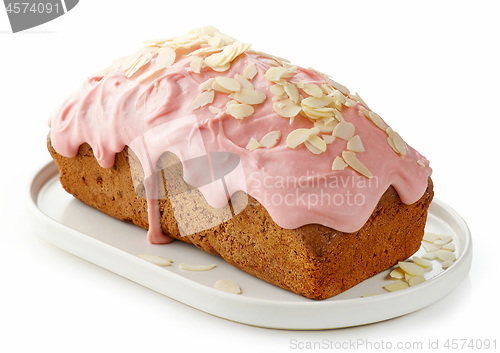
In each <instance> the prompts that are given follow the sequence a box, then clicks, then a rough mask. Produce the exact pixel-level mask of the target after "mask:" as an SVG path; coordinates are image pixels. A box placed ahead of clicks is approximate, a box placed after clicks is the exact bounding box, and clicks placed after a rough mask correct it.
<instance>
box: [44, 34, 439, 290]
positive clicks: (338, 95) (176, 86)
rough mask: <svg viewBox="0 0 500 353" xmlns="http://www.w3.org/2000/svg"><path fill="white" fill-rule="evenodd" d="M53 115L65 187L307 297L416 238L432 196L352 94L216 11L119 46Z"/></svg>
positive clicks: (407, 157) (346, 282)
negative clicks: (245, 38)
mask: <svg viewBox="0 0 500 353" xmlns="http://www.w3.org/2000/svg"><path fill="white" fill-rule="evenodd" d="M49 125H50V128H51V132H50V135H49V138H48V148H49V151H50V153H51V155H52V157H53V158H54V161H55V162H56V164H57V165H58V168H59V171H60V180H61V183H62V185H63V187H64V188H65V189H66V191H68V192H69V193H71V194H73V195H74V196H75V197H76V198H78V199H80V200H81V201H83V202H85V203H86V204H88V205H90V206H92V207H95V208H96V209H99V210H101V211H103V212H105V213H107V214H109V215H110V216H113V217H115V218H117V219H120V220H124V221H127V222H131V223H134V224H137V225H139V226H141V227H143V228H145V229H148V239H149V241H150V242H152V243H157V244H162V243H168V242H170V241H171V240H172V239H179V240H182V241H186V242H189V243H193V244H194V245H195V246H197V247H199V248H200V249H202V250H205V251H207V252H209V253H212V254H216V255H220V256H222V257H223V258H224V259H225V260H226V261H227V262H228V263H230V264H232V265H234V266H236V267H238V268H240V269H242V270H244V271H246V272H248V273H250V274H252V275H255V276H257V277H259V278H261V279H263V280H265V281H268V282H269V283H272V284H275V285H278V286H280V287H283V288H285V289H288V290H291V291H293V292H295V293H298V294H301V295H304V296H306V297H308V298H314V299H324V298H329V297H331V296H333V295H336V294H339V293H341V292H342V291H345V290H347V289H348V288H350V287H352V286H354V285H356V284H358V283H360V282H361V281H363V280H365V279H367V278H369V277H371V276H373V275H375V274H377V273H379V272H381V271H383V270H385V269H387V268H389V267H391V266H393V265H394V264H396V263H397V262H398V261H401V260H404V259H406V258H408V257H409V256H411V255H412V254H413V253H414V252H416V251H417V250H418V248H419V247H420V242H421V240H422V237H423V234H424V227H425V223H426V217H427V210H428V207H429V204H430V202H431V201H432V197H433V191H432V188H433V186H432V181H431V179H430V175H431V169H430V168H429V163H428V161H427V160H426V159H425V158H424V157H423V156H421V155H420V154H419V153H418V152H416V151H415V150H414V149H413V148H411V147H410V146H408V145H407V144H406V143H405V142H404V141H403V139H402V138H401V137H400V136H399V134H397V133H396V132H395V131H394V130H392V129H391V128H390V127H389V126H388V125H387V124H386V123H385V122H384V121H383V120H382V118H380V116H378V115H377V114H375V113H374V112H373V111H371V110H370V109H369V108H368V106H367V105H366V103H365V102H363V100H362V99H361V98H360V97H359V95H358V94H356V93H351V92H349V90H347V88H345V87H344V86H342V85H340V84H338V83H336V82H334V81H333V80H331V78H329V77H328V76H326V75H324V74H322V73H320V72H318V71H315V70H313V69H304V68H301V67H297V66H293V65H291V64H289V63H288V61H286V60H285V59H282V58H279V57H273V56H271V55H268V54H265V53H261V52H257V51H254V50H253V49H251V48H250V45H248V44H244V43H241V42H239V41H236V40H234V39H232V38H230V37H228V36H226V35H223V34H221V33H220V32H219V31H217V30H216V29H214V28H213V27H204V28H201V29H197V30H193V31H191V32H190V33H189V34H188V35H186V36H183V37H175V38H172V39H155V40H150V41H147V42H146V46H145V47H144V48H142V49H140V50H139V51H137V52H136V53H134V54H132V55H130V56H127V57H124V58H120V59H117V60H115V62H114V63H113V65H111V66H110V67H109V68H107V69H105V70H103V71H101V72H99V73H97V74H95V75H93V76H91V77H89V78H88V79H87V80H86V81H85V82H84V84H83V85H82V87H81V88H80V89H79V90H78V91H76V92H74V93H73V94H72V95H70V97H69V98H68V99H67V100H66V101H65V102H64V103H63V104H62V105H61V106H60V107H59V108H58V109H56V110H55V111H54V113H53V114H52V115H51V117H50V119H49ZM166 246H168V245H166Z"/></svg>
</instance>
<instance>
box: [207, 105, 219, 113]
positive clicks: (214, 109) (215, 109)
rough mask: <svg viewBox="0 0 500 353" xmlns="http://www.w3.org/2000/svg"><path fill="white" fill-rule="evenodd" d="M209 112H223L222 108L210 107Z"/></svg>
mask: <svg viewBox="0 0 500 353" xmlns="http://www.w3.org/2000/svg"><path fill="white" fill-rule="evenodd" d="M208 110H210V112H211V113H213V114H219V113H220V112H221V111H222V109H221V108H219V107H214V106H210V107H208Z"/></svg>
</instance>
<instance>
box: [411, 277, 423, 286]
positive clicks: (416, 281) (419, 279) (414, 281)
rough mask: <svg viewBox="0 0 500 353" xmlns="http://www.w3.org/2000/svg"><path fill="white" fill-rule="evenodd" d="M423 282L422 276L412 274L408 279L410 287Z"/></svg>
mask: <svg viewBox="0 0 500 353" xmlns="http://www.w3.org/2000/svg"><path fill="white" fill-rule="evenodd" d="M424 282H425V278H424V277H423V276H413V277H412V278H410V280H409V281H408V284H409V286H410V287H413V286H416V285H417V284H420V283H424Z"/></svg>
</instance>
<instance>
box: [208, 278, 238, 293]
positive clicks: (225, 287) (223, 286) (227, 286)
mask: <svg viewBox="0 0 500 353" xmlns="http://www.w3.org/2000/svg"><path fill="white" fill-rule="evenodd" d="M214 287H215V288H216V289H220V290H222V291H224V292H228V293H233V294H241V288H240V286H239V285H238V284H237V283H235V282H233V281H230V280H227V279H220V280H218V281H217V282H215V284H214Z"/></svg>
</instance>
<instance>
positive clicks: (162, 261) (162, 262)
mask: <svg viewBox="0 0 500 353" xmlns="http://www.w3.org/2000/svg"><path fill="white" fill-rule="evenodd" d="M137 256H139V257H140V258H141V259H144V260H146V261H149V262H152V263H154V264H156V265H159V266H170V265H171V263H172V260H170V259H167V258H166V257H163V256H158V255H151V254H141V255H137Z"/></svg>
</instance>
